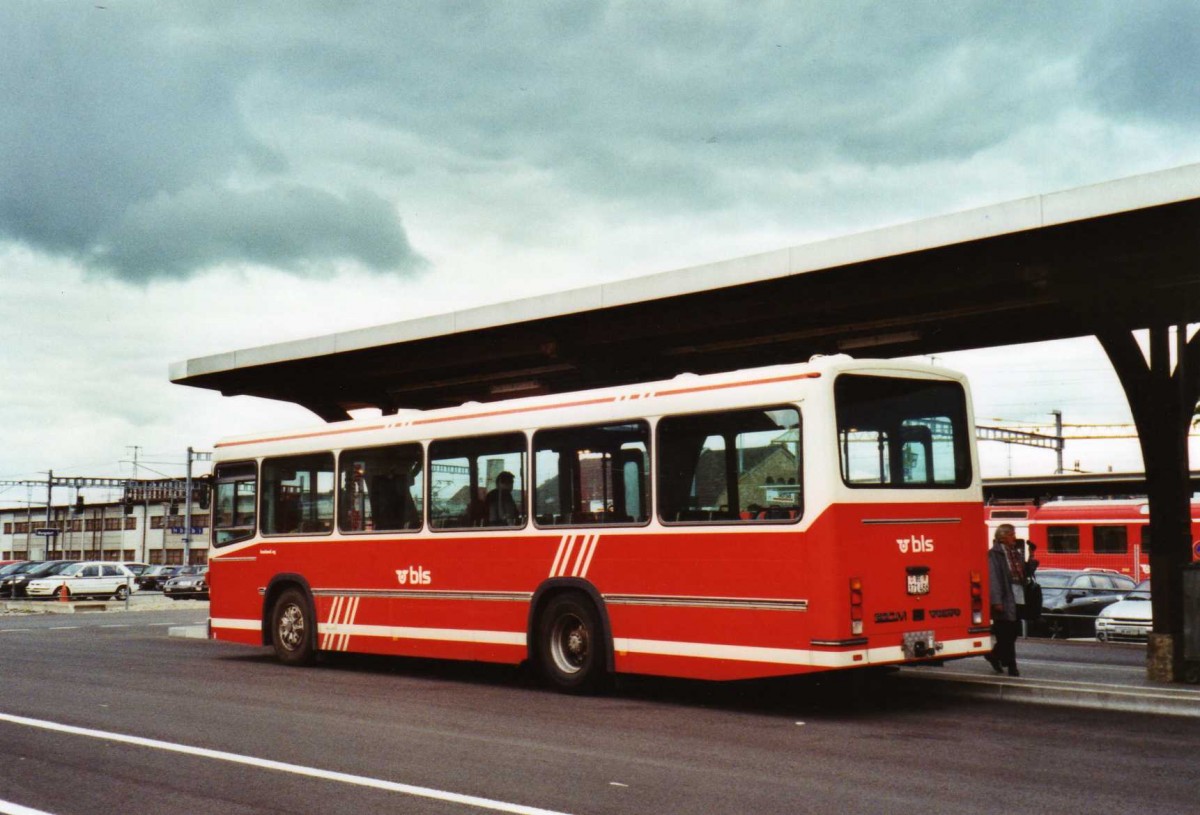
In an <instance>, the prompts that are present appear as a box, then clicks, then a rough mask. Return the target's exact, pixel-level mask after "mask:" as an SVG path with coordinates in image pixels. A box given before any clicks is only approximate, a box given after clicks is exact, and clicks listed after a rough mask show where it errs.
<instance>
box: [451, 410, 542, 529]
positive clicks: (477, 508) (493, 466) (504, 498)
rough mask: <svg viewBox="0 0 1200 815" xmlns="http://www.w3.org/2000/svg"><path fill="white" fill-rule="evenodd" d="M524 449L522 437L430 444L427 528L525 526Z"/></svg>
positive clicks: (524, 443)
mask: <svg viewBox="0 0 1200 815" xmlns="http://www.w3.org/2000/svg"><path fill="white" fill-rule="evenodd" d="M526 450H527V442H526V440H525V434H524V433H505V434H501V435H495V436H473V437H469V438H465V439H444V440H441V441H434V442H431V443H430V445H429V525H430V527H432V528H433V529H462V528H468V527H492V528H509V527H522V526H524V525H525V520H526V513H527V509H526V500H525V494H526V492H527V490H526V489H525V483H526V480H525V457H526Z"/></svg>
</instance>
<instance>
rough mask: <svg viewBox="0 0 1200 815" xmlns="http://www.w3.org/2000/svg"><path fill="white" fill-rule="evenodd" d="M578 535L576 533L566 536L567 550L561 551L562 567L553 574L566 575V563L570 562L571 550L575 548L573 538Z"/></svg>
mask: <svg viewBox="0 0 1200 815" xmlns="http://www.w3.org/2000/svg"><path fill="white" fill-rule="evenodd" d="M578 537H579V536H578V535H568V536H567V550H566V551H565V552H563V560H562V568H560V569H559V570H558V573H557V574H555V575H554V576H555V577H564V576H566V574H567V564H568V563H570V562H571V550H572V549H574V548H575V540H576V539H577V538H578Z"/></svg>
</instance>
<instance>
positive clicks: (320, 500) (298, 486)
mask: <svg viewBox="0 0 1200 815" xmlns="http://www.w3.org/2000/svg"><path fill="white" fill-rule="evenodd" d="M262 481H263V506H262V516H263V517H262V521H261V523H262V532H263V534H264V535H286V534H301V535H308V534H324V533H328V532H332V531H333V494H334V489H333V486H334V469H333V454H332V453H309V454H305V455H299V456H283V457H280V458H269V459H266V460H264V461H263V465H262Z"/></svg>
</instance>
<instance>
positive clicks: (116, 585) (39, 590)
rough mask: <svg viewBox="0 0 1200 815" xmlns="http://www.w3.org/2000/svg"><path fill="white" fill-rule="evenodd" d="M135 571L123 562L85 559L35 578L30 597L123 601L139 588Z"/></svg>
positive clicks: (30, 589) (26, 589)
mask: <svg viewBox="0 0 1200 815" xmlns="http://www.w3.org/2000/svg"><path fill="white" fill-rule="evenodd" d="M137 587H138V586H137V583H136V582H135V580H134V576H133V572H131V571H129V569H127V568H125V567H124V566H122V565H121V564H120V563H107V562H101V561H96V560H93V561H84V562H82V563H74V564H71V565H70V566H68V567H67V568H64V569H60V570H58V571H57V572H55V573H53V574H49V575H46V576H45V577H35V578H33V579H31V580H30V581H29V583H28V584H27V585H26V586H25V591H26V592H27V593H28V594H29V596H30V597H56V598H59V599H62V598H63V597H114V598H116V599H117V600H124V599H125V598H126V597H128V596H129V594H130V592H134V591H137Z"/></svg>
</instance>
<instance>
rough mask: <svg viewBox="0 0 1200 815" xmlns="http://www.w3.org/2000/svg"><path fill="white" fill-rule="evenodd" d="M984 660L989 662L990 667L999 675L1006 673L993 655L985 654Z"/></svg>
mask: <svg viewBox="0 0 1200 815" xmlns="http://www.w3.org/2000/svg"><path fill="white" fill-rule="evenodd" d="M983 658H984V659H986V660H987V661H988V665H991V666H992V670H993V671H995V672H996V673H998V674H1002V673H1004V669H1003V668H1001V667H1000V660H998V659H996V658H995V657H994V656H992V655H991V654H984V655H983Z"/></svg>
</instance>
